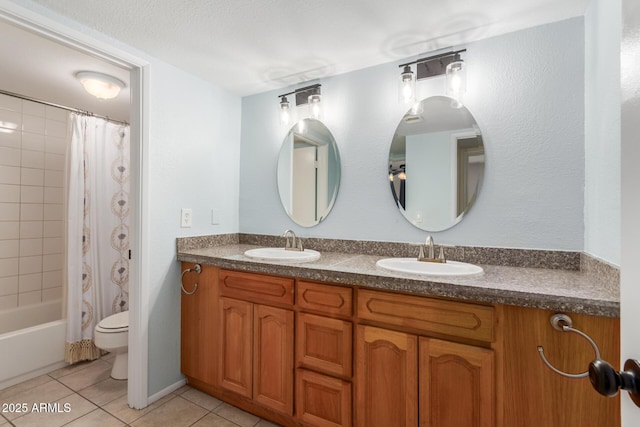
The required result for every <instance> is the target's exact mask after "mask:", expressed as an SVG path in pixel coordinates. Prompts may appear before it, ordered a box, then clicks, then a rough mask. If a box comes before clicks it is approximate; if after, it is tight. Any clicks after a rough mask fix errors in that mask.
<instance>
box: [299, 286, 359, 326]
mask: <svg viewBox="0 0 640 427" xmlns="http://www.w3.org/2000/svg"><path fill="white" fill-rule="evenodd" d="M298 307H300V308H301V309H303V310H313V311H319V312H322V313H326V314H332V315H337V316H346V317H350V316H351V315H352V314H353V291H352V289H351V288H345V287H343V286H331V285H323V284H321V283H313V282H305V281H303V280H298Z"/></svg>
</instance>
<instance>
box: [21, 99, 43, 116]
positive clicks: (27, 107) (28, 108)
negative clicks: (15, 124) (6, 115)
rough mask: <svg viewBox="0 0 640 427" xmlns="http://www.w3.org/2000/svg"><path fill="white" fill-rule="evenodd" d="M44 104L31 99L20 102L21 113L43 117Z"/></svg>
mask: <svg viewBox="0 0 640 427" xmlns="http://www.w3.org/2000/svg"><path fill="white" fill-rule="evenodd" d="M45 111H46V109H45V105H44V104H40V103H38V102H33V101H26V100H25V101H23V102H22V114H28V115H30V116H37V117H45Z"/></svg>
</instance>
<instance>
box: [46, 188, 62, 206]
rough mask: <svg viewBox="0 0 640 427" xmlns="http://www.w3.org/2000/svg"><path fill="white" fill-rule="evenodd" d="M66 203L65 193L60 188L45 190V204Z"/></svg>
mask: <svg viewBox="0 0 640 427" xmlns="http://www.w3.org/2000/svg"><path fill="white" fill-rule="evenodd" d="M63 201H64V192H63V189H62V188H60V187H46V188H45V189H44V202H45V203H62V202H63Z"/></svg>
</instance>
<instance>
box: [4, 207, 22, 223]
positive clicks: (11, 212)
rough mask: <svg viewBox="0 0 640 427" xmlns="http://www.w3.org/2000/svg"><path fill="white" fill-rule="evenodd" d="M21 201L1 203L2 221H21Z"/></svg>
mask: <svg viewBox="0 0 640 427" xmlns="http://www.w3.org/2000/svg"><path fill="white" fill-rule="evenodd" d="M19 220H20V203H0V221H19Z"/></svg>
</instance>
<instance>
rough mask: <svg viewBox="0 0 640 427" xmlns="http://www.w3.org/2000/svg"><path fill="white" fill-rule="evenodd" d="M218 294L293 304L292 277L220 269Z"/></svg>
mask: <svg viewBox="0 0 640 427" xmlns="http://www.w3.org/2000/svg"><path fill="white" fill-rule="evenodd" d="M220 295H222V296H226V297H232V298H238V299H242V300H246V301H253V302H259V303H266V304H276V305H288V306H292V305H293V279H287V278H284V277H275V276H265V275H262V274H253V273H243V272H240V271H232V270H220Z"/></svg>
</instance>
